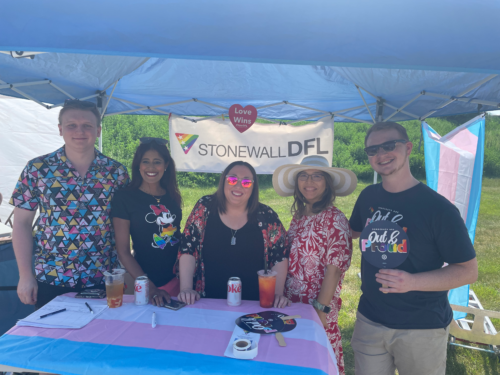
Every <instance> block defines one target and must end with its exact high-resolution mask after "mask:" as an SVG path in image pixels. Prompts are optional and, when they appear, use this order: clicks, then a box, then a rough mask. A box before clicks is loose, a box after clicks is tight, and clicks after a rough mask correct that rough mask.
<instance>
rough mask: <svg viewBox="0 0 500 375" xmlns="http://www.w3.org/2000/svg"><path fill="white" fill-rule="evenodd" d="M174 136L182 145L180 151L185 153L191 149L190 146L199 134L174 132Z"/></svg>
mask: <svg viewBox="0 0 500 375" xmlns="http://www.w3.org/2000/svg"><path fill="white" fill-rule="evenodd" d="M175 137H176V138H177V140H178V141H179V144H180V145H181V147H182V151H184V153H185V154H187V153H188V152H189V150H191V147H193V145H194V143H195V142H196V140H197V139H198V137H199V135H197V134H182V133H175Z"/></svg>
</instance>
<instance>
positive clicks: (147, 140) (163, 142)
mask: <svg viewBox="0 0 500 375" xmlns="http://www.w3.org/2000/svg"><path fill="white" fill-rule="evenodd" d="M139 140H140V141H141V143H143V144H148V143H151V142H155V143H157V144H159V145H160V146H165V145H166V144H167V143H168V141H167V140H166V139H163V138H155V137H142V138H140V139H139Z"/></svg>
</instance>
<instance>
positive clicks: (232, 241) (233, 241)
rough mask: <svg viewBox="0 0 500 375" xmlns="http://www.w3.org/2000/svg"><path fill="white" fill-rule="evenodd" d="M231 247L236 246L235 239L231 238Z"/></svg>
mask: <svg viewBox="0 0 500 375" xmlns="http://www.w3.org/2000/svg"><path fill="white" fill-rule="evenodd" d="M231 245H236V237H234V236H233V237H232V238H231Z"/></svg>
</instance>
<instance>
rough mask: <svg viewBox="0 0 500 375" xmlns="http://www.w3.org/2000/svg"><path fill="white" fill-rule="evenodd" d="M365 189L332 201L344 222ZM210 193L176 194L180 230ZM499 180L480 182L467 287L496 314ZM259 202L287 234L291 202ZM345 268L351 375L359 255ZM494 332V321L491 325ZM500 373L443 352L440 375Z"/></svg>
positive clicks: (489, 362) (488, 364) (345, 336)
mask: <svg viewBox="0 0 500 375" xmlns="http://www.w3.org/2000/svg"><path fill="white" fill-rule="evenodd" d="M366 186H367V184H366V183H360V184H358V187H357V189H356V191H355V192H354V193H353V194H351V195H350V196H348V197H342V198H338V199H337V201H336V205H337V207H338V208H339V209H340V210H342V212H344V213H345V215H346V216H347V217H348V218H349V217H350V215H351V212H352V209H353V207H354V203H355V202H356V199H357V197H358V195H359V193H360V192H361V190H363V189H364V188H365V187H366ZM214 191H215V188H182V189H181V192H182V198H183V200H184V209H183V221H182V226H183V227H184V224H185V222H186V219H187V217H188V215H189V213H190V212H191V210H192V208H193V207H194V205H195V203H196V201H197V200H198V199H199V198H200V197H202V196H203V195H206V194H211V193H213V192H214ZM499 197H500V180H498V179H484V180H483V190H482V196H481V208H480V211H479V220H478V225H477V229H476V240H475V249H476V253H477V259H478V263H479V278H478V280H477V282H476V283H475V284H474V285H472V289H473V290H474V291H475V292H476V294H477V296H478V297H479V300H480V301H481V303H482V305H483V307H484V308H485V309H488V310H496V311H500V199H499ZM260 201H261V202H262V203H265V204H267V205H269V206H271V207H272V208H273V209H274V210H275V211H276V212H277V213H278V215H279V217H280V219H281V221H282V222H283V225H284V226H285V227H286V228H287V229H288V226H289V225H290V221H291V218H292V217H291V214H290V206H291V204H292V198H282V197H280V196H278V195H277V194H276V193H275V192H274V190H273V188H272V187H270V186H267V187H263V188H262V187H261V189H260ZM354 250H355V251H354V254H353V258H352V263H351V268H350V269H349V270H348V271H347V274H346V276H345V280H344V286H343V289H342V299H343V304H342V310H341V311H340V314H339V325H340V328H341V331H342V343H343V347H344V355H345V367H346V373H347V374H354V355H353V352H352V349H351V346H350V340H351V336H352V332H353V330H354V322H355V314H356V308H357V305H358V300H359V297H360V294H361V292H360V286H361V281H360V280H359V278H358V276H357V273H358V272H359V269H360V252H359V250H358V247H357V246H356V245H355V248H354ZM493 323H494V324H495V327H496V329H497V330H500V321H493ZM499 373H500V362H499V360H498V358H497V357H496V356H494V355H492V354H488V353H483V352H478V351H473V350H469V349H463V348H455V349H453V350H448V361H447V371H446V374H449V375H472V374H474V375H476V374H477V375H482V374H485V375H493V374H499Z"/></svg>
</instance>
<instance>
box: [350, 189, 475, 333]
mask: <svg viewBox="0 0 500 375" xmlns="http://www.w3.org/2000/svg"><path fill="white" fill-rule="evenodd" d="M372 219H373V220H374V221H378V220H388V221H392V222H394V223H396V224H398V225H399V226H400V227H401V228H403V230H405V231H406V233H407V235H408V238H409V243H410V252H409V254H408V258H407V259H406V260H405V261H404V262H403V263H402V264H401V265H400V266H398V267H397V269H399V270H403V271H406V272H409V273H420V272H426V271H432V270H437V269H439V268H441V267H442V266H443V263H444V262H446V263H449V264H452V263H463V262H467V261H469V260H471V259H474V258H475V256H476V253H475V251H474V247H473V246H472V243H471V240H470V238H469V234H468V232H467V228H466V226H465V224H464V221H463V219H462V218H461V217H460V213H459V211H458V209H457V208H456V207H455V206H454V205H453V204H452V203H451V202H450V201H448V200H447V199H446V198H445V197H443V196H442V195H440V194H438V193H436V192H435V191H434V190H432V189H431V188H429V187H428V186H426V185H424V184H422V183H419V184H418V185H416V186H414V187H412V188H410V189H408V190H405V191H403V192H399V193H389V192H387V191H386V190H384V188H383V187H382V184H377V185H371V186H368V187H367V188H366V189H364V190H363V191H362V192H361V194H360V195H359V197H358V200H357V202H356V204H355V206H354V209H353V212H352V216H351V219H350V220H349V222H350V224H351V228H352V230H353V231H356V232H361V231H362V230H363V228H364V227H365V226H366V225H367V224H368V223H369V222H370V220H372ZM355 247H356V248H358V249H359V244H358V245H355ZM358 251H359V250H358ZM378 271H379V268H377V267H374V266H372V265H371V264H370V263H368V262H367V261H365V260H364V259H362V260H361V280H362V285H361V291H362V292H363V294H362V295H361V298H360V300H359V305H358V311H359V312H360V313H361V314H363V315H364V316H365V317H367V318H368V319H370V320H371V321H373V322H376V323H379V324H382V325H384V326H386V327H388V328H393V329H435V328H444V327H446V326H448V324H449V323H450V322H451V319H452V316H453V314H452V310H451V307H450V304H449V303H448V296H447V295H448V291H440V292H422V291H411V292H407V293H387V294H384V293H382V292H381V291H379V288H380V287H381V284H379V283H378V282H377V281H376V280H375V274H376V273H377V272H378Z"/></svg>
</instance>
